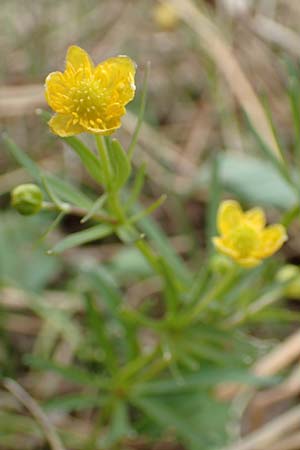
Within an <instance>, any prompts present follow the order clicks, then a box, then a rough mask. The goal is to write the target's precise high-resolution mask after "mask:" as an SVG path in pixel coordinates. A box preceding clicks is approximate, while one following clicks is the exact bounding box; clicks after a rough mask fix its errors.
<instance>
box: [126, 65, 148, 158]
mask: <svg viewBox="0 0 300 450" xmlns="http://www.w3.org/2000/svg"><path fill="white" fill-rule="evenodd" d="M149 72H150V62H149V61H148V63H147V65H146V69H145V76H144V82H143V88H142V98H141V104H140V110H139V115H138V120H137V124H136V127H135V130H134V132H133V136H132V139H131V142H130V145H129V148H128V159H129V160H130V161H131V160H132V157H133V154H134V151H135V147H136V144H137V140H138V137H139V133H140V129H141V126H142V124H143V120H144V114H145V108H146V101H147V92H148V78H149Z"/></svg>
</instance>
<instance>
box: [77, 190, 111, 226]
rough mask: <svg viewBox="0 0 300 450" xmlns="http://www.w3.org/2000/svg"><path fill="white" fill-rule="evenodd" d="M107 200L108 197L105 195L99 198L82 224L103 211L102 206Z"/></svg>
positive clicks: (82, 220)
mask: <svg viewBox="0 0 300 450" xmlns="http://www.w3.org/2000/svg"><path fill="white" fill-rule="evenodd" d="M106 199H107V195H106V194H103V195H101V197H99V198H98V199H97V200H96V201H95V203H94V204H93V206H92V208H91V209H90V210H89V211H88V213H87V214H86V215H85V216H84V217H83V218H82V219H81V220H80V222H81V223H85V222H87V221H88V220H89V219H90V218H91V217H92V216H93V215H94V214H95V213H97V212H99V211H100V210H101V209H102V206H103V205H104V203H105V201H106Z"/></svg>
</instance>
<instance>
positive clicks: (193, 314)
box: [181, 265, 238, 326]
mask: <svg viewBox="0 0 300 450" xmlns="http://www.w3.org/2000/svg"><path fill="white" fill-rule="evenodd" d="M237 272H238V267H237V266H236V265H235V266H233V268H232V270H230V271H229V273H228V274H227V275H225V276H224V278H223V280H222V281H221V282H220V283H219V284H217V286H216V287H215V288H213V289H212V290H210V291H209V292H208V293H207V294H206V295H204V296H203V297H202V299H201V300H200V301H199V303H197V304H196V305H195V307H194V308H193V309H192V310H191V311H190V312H189V313H188V314H187V315H186V316H185V317H183V318H182V321H181V324H182V325H184V326H186V325H188V324H190V323H191V322H194V321H195V320H197V319H198V316H199V314H200V313H201V312H202V311H203V310H204V309H205V308H207V306H208V305H209V304H210V303H211V302H212V301H214V300H215V299H217V298H218V297H220V296H221V295H224V294H226V292H227V291H228V289H230V287H231V286H232V284H233V283H234V282H235V280H236V276H237Z"/></svg>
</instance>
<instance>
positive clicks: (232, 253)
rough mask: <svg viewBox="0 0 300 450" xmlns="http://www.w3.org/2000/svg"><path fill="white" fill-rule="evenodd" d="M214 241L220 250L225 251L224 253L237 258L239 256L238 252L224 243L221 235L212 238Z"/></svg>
mask: <svg viewBox="0 0 300 450" xmlns="http://www.w3.org/2000/svg"><path fill="white" fill-rule="evenodd" d="M212 242H213V244H214V246H215V247H216V249H217V250H219V251H220V252H221V253H224V255H227V256H230V257H231V258H233V259H236V258H237V257H238V254H237V252H236V251H235V250H234V249H232V248H231V247H229V246H228V245H226V244H225V243H224V240H223V239H222V238H220V237H214V238H212Z"/></svg>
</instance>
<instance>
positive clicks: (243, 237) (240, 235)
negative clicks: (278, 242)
mask: <svg viewBox="0 0 300 450" xmlns="http://www.w3.org/2000/svg"><path fill="white" fill-rule="evenodd" d="M226 240H227V245H228V246H229V247H231V248H232V249H233V250H235V251H236V252H237V253H238V255H239V257H240V258H247V257H249V256H251V254H252V253H253V251H254V250H255V249H256V247H257V245H258V241H259V236H258V233H257V232H256V231H255V230H254V229H253V228H252V227H249V226H248V225H245V224H244V225H241V226H240V227H238V228H236V229H235V230H234V231H232V232H231V233H230V234H229V235H228V237H227V238H226Z"/></svg>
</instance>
